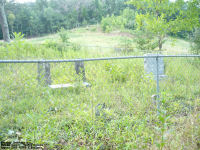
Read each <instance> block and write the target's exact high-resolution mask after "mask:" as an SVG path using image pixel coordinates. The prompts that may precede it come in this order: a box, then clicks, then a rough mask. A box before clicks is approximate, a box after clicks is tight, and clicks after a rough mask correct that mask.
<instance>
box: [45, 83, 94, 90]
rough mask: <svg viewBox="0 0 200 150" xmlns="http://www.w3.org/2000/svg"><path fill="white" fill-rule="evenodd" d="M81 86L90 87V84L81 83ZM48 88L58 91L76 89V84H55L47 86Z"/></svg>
mask: <svg viewBox="0 0 200 150" xmlns="http://www.w3.org/2000/svg"><path fill="white" fill-rule="evenodd" d="M82 86H85V87H90V86H91V84H90V83H87V82H83V83H82ZM49 87H50V88H52V89H60V88H70V87H77V85H76V84H70V83H68V84H56V85H49Z"/></svg>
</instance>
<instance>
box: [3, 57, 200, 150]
mask: <svg viewBox="0 0 200 150" xmlns="http://www.w3.org/2000/svg"><path fill="white" fill-rule="evenodd" d="M0 75H1V78H0V120H1V121H0V141H2V143H1V146H2V147H5V145H6V144H7V148H8V147H9V146H13V145H12V144H14V143H15V144H16V142H19V143H20V144H21V145H20V144H19V143H18V144H16V145H14V146H16V147H18V148H27V145H28V146H29V147H28V148H42V147H43V148H50V147H54V148H56V149H59V148H60V149H62V148H64V149H76V148H78V147H79V148H80V147H82V148H85V149H122V148H126V149H134V148H135V149H147V148H149V149H155V148H159V146H160V147H162V146H163V147H165V148H166V147H169V148H172V149H173V148H174V149H175V148H176V146H177V144H179V142H180V143H182V144H183V146H182V147H183V148H186V149H187V148H189V147H191V146H193V148H194V147H198V140H199V135H198V132H199V131H200V129H199V127H198V128H197V131H194V128H196V125H197V126H198V123H199V122H197V120H196V119H194V120H195V121H196V122H195V121H194V120H193V121H194V122H193V123H192V125H191V126H190V127H191V128H192V129H191V130H189V131H188V132H190V134H189V135H187V136H188V138H187V137H186V136H185V139H183V136H184V135H185V134H186V133H185V132H184V131H182V130H181V129H180V128H181V127H182V128H183V125H184V122H182V124H181V125H179V123H180V122H179V121H180V120H179V119H180V118H182V119H184V117H186V118H187V117H188V118H189V119H192V118H190V115H195V114H197V117H199V115H198V114H199V111H200V105H199V102H200V56H199V55H179V56H172V55H171V56H169V55H168V56H165V55H145V56H127V57H111V58H93V59H73V60H31V61H29V60H24V61H23V60H1V61H0ZM168 117H170V121H168ZM188 118H187V119H188ZM173 119H174V120H173ZM197 119H198V118H197ZM176 124H178V125H177V127H178V128H176ZM186 124H187V123H186ZM188 125H190V124H189V123H188ZM193 127H194V128H193ZM185 128H187V127H185ZM175 139H176V140H177V141H174V142H172V143H171V142H170V141H173V140H175ZM183 140H185V141H183ZM181 141H182V142H181ZM8 142H11V143H10V144H9V143H8ZM23 142H24V143H23ZM27 143H28V144H27ZM43 144H46V145H43ZM159 144H160V145H159ZM20 146H21V147H20ZM36 146H38V147H36Z"/></svg>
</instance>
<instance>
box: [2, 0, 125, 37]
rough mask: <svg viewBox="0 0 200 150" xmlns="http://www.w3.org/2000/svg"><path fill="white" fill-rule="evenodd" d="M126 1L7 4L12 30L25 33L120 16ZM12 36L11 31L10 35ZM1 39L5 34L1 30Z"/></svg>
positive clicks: (35, 33)
mask: <svg viewBox="0 0 200 150" xmlns="http://www.w3.org/2000/svg"><path fill="white" fill-rule="evenodd" d="M125 2H126V0H36V2H35V3H15V2H14V1H13V0H11V1H9V2H7V3H6V4H5V10H6V15H7V18H8V24H9V29H10V32H11V33H12V32H22V33H23V34H25V36H40V35H42V34H47V33H54V32H56V31H58V30H59V29H60V28H62V27H63V28H65V29H71V28H75V27H77V26H83V25H88V24H96V23H98V22H100V21H101V19H102V17H105V16H107V15H111V14H114V15H119V14H120V11H121V10H123V9H124V8H125V7H126V4H125ZM11 35H12V34H11ZM0 38H2V33H0Z"/></svg>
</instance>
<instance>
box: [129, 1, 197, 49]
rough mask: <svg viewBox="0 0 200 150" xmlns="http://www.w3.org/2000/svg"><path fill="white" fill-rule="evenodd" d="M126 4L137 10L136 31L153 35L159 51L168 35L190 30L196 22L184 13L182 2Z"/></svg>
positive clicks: (185, 7) (184, 7)
mask: <svg viewBox="0 0 200 150" xmlns="http://www.w3.org/2000/svg"><path fill="white" fill-rule="evenodd" d="M128 3H129V4H132V5H134V6H135V7H136V8H137V9H138V14H137V15H136V23H137V27H138V29H140V30H143V31H148V32H151V33H153V34H154V35H155V36H156V37H157V38H158V46H159V50H162V45H163V41H165V38H166V36H167V34H168V33H171V32H172V33H177V32H179V31H181V30H192V29H193V26H194V22H195V21H196V20H193V19H191V15H188V14H187V13H186V12H187V8H188V5H187V3H186V2H184V0H177V1H175V2H170V0H130V1H129V2H128ZM195 15H196V14H194V16H195ZM193 18H194V17H193Z"/></svg>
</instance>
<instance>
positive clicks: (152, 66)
mask: <svg viewBox="0 0 200 150" xmlns="http://www.w3.org/2000/svg"><path fill="white" fill-rule="evenodd" d="M145 56H159V54H158V55H157V54H146V55H145ZM144 71H145V72H146V73H147V74H153V75H154V79H156V77H157V61H156V58H148V57H147V58H145V59H144ZM158 75H159V79H162V78H164V77H166V75H165V64H164V60H163V57H159V58H158Z"/></svg>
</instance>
